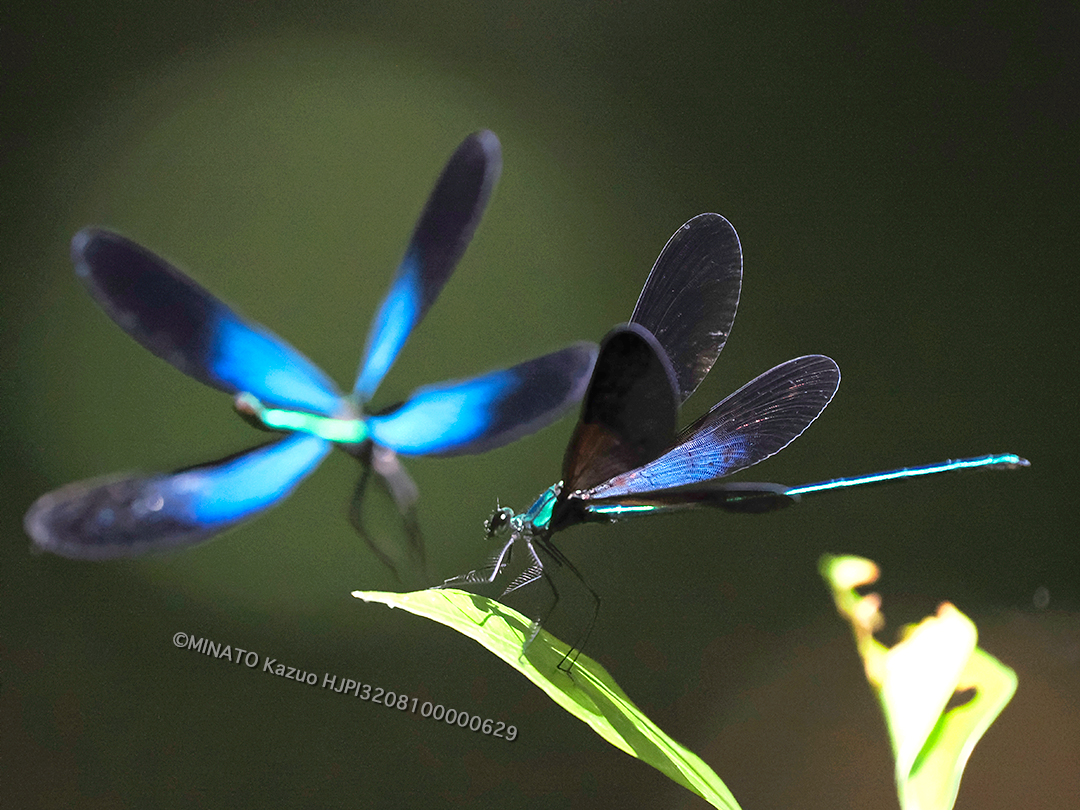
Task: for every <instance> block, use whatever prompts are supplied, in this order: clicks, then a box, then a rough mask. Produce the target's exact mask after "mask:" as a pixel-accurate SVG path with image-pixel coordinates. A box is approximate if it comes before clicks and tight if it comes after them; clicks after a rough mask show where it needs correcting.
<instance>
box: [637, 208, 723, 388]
mask: <svg viewBox="0 0 1080 810" xmlns="http://www.w3.org/2000/svg"><path fill="white" fill-rule="evenodd" d="M741 288H742V246H741V245H740V244H739V236H738V234H736V233H735V229H734V228H733V227H731V223H730V222H728V221H727V220H726V219H724V218H723V217H722V216H720V215H719V214H700V215H698V216H696V217H694V218H693V219H691V220H690V221H689V222H687V223H686V224H685V225H683V226H682V227H681V228H679V230H677V231H676V232H675V234H674V235H673V236H672V237H671V239H669V240H668V243H667V244H666V245H665V246H664V249H663V250H662V251H661V252H660V257H659V258H658V259H657V260H656V264H654V265H653V269H652V272H651V273H649V278H648V280H646V282H645V287H644V288H643V289H642V290H641V296H640V297H639V298H638V302H637V306H635V307H634V314H633V315H632V316H631V317H630V322H631V323H637V324H641V325H642V326H644V327H645V328H646V329H648V330H649V331H650V332H652V333H653V335H655V336H656V339H657V340H658V341H660V345H661V346H663V347H664V351H665V352H667V356H668V359H669V360H671V366H672V368H673V369H674V370H675V376H676V377H677V378H678V383H679V394H680V397H681V399H680V400H679V402H680V404H681V403H682V402H685V401H686V400H687V398H688V397H689V396H690V395H691V394H692V393H694V391H695V390H696V389H697V387H698V384H699V383H700V382H701V381H702V380H703V379H704V378H705V375H706V374H708V373H709V369H711V368H712V366H713V363H715V362H716V358H717V356H718V355H719V354H720V350H721V349H723V348H724V344H725V343H726V342H727V338H728V335H729V334H731V325H732V324H733V323H734V321H735V310H736V308H737V307H738V306H739V291H740V289H741Z"/></svg>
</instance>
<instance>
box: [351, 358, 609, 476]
mask: <svg viewBox="0 0 1080 810" xmlns="http://www.w3.org/2000/svg"><path fill="white" fill-rule="evenodd" d="M595 361H596V346H594V345H593V344H592V343H578V344H575V345H573V346H570V347H568V348H565V349H562V350H561V351H557V352H553V353H551V354H547V355H544V356H543V357H538V358H536V359H534V360H529V361H528V362H526V363H521V364H520V365H516V366H513V367H512V368H507V369H503V370H501V371H492V372H491V373H489V374H484V375H481V376H479V377H473V378H472V379H469V380H462V381H460V382H451V383H442V384H439V385H433V386H426V387H424V388H419V389H417V390H416V391H415V392H414V393H413V395H412V396H411V397H409V399H408V400H406V401H405V403H404V404H403V405H401V406H400V407H398V408H396V409H394V410H393V411H391V412H389V413H385V414H379V415H375V416H370V417H368V426H369V427H370V429H371V438H372V440H373V441H375V443H376V444H380V445H382V446H383V447H389V448H390V449H391V450H394V451H395V452H397V453H400V454H402V455H407V456H412V455H431V456H454V455H464V454H471V453H483V452H486V451H488V450H491V449H493V448H495V447H502V446H503V445H504V444H509V443H510V442H512V441H515V440H516V439H519V438H521V437H522V436H526V435H528V434H529V433H533V432H535V431H537V430H539V429H540V428H542V427H544V426H546V425H549V424H550V423H552V422H554V421H555V420H556V419H558V418H559V416H561V415H562V413H563V411H565V410H566V408H567V407H569V406H570V405H572V404H573V403H575V402H577V401H578V400H579V399H581V396H582V394H583V393H584V392H585V386H586V385H587V384H588V380H589V375H590V374H591V373H592V367H593V363H594V362H595Z"/></svg>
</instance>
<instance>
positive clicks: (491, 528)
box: [484, 504, 514, 537]
mask: <svg viewBox="0 0 1080 810" xmlns="http://www.w3.org/2000/svg"><path fill="white" fill-rule="evenodd" d="M513 516H514V510H513V509H511V508H510V507H509V506H498V505H497V504H496V506H495V511H494V512H492V513H491V517H489V518H488V519H487V520H485V521H484V530H485V531H486V532H487V536H488V537H494V536H495V535H497V534H502V533H503V532H505V531H506V527H507V526H509V525H510V519H511V518H512V517H513Z"/></svg>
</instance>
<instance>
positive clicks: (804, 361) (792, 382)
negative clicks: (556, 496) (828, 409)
mask: <svg viewBox="0 0 1080 810" xmlns="http://www.w3.org/2000/svg"><path fill="white" fill-rule="evenodd" d="M839 384H840V369H839V367H838V366H837V365H836V363H835V362H834V361H833V360H832V359H830V358H828V357H825V356H823V355H808V356H806V357H798V358H796V359H794V360H789V361H788V362H786V363H782V364H781V365H779V366H776V367H775V368H773V369H770V370H769V371H767V372H765V373H764V374H762V375H761V376H760V377H757V378H756V379H754V380H751V381H750V382H748V383H747V384H746V385H744V386H743V387H742V388H740V389H739V390H738V391H736V392H735V393H733V394H731V395H730V396H728V397H727V398H725V399H724V400H722V401H721V402H719V403H718V404H717V405H716V406H715V407H713V409H712V410H711V411H709V412H708V413H706V414H705V415H704V416H702V417H701V418H700V419H698V420H697V421H696V422H694V423H693V424H691V425H690V426H688V427H687V428H686V429H684V430H683V431H682V432H681V433H680V434H679V436H678V438H677V439H676V441H675V443H674V444H673V445H672V446H671V448H670V449H669V450H667V451H666V452H664V453H663V454H662V455H659V456H658V457H656V458H654V459H652V460H650V461H649V462H648V463H646V464H644V465H642V466H640V467H638V468H636V469H632V470H629V471H627V472H623V473H621V474H619V475H616V476H614V477H612V478H611V479H610V480H607V481H604V482H602V483H600V484H598V485H594V486H593V487H591V488H590V489H588V491H587V492H584V493H582V495H581V497H582V498H583V499H585V500H588V501H589V502H590V503H595V502H597V501H609V502H610V501H619V502H622V501H623V500H624V499H626V498H627V496H631V497H632V496H638V495H641V494H643V493H653V492H657V491H659V490H668V489H673V488H675V487H687V485H691V484H700V483H703V482H707V481H712V480H713V479H716V478H722V477H724V476H727V475H731V474H732V473H735V472H738V471H739V470H743V469H746V468H747V467H750V466H751V465H754V464H757V463H758V462H759V461H763V460H764V459H766V458H768V457H769V456H771V455H773V454H775V453H777V452H779V451H780V450H782V449H783V448H784V447H786V446H787V445H788V444H790V443H791V442H792V441H793V440H794V439H796V438H797V437H798V436H799V435H800V434H802V432H803V431H804V430H806V428H807V427H809V425H810V423H811V422H813V421H814V420H815V419H817V417H818V415H819V414H820V413H821V412H822V411H823V410H824V409H825V406H826V405H828V404H829V400H831V399H832V397H833V394H835V393H836V389H837V386H839ZM706 489H707V488H706ZM682 494H683V495H684V496H686V497H690V496H691V495H692V490H688V489H684V490H683V491H682ZM702 498H703V499H705V498H704V495H703V496H702Z"/></svg>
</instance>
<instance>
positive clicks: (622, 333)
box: [562, 324, 679, 492]
mask: <svg viewBox="0 0 1080 810" xmlns="http://www.w3.org/2000/svg"><path fill="white" fill-rule="evenodd" d="M678 408H679V391H678V388H677V387H676V383H675V375H674V372H673V371H672V370H671V364H670V363H669V362H668V359H667V355H666V354H665V353H664V350H663V349H662V348H661V346H660V344H659V343H658V342H657V340H656V338H654V337H653V336H652V334H650V333H649V331H648V330H647V329H645V328H643V327H641V326H638V325H637V324H626V325H625V326H617V327H615V328H614V329H612V330H611V331H610V332H609V333H608V334H607V336H606V337H605V338H604V340H603V343H602V344H601V346H600V356H599V357H598V358H597V360H596V368H595V369H594V370H593V375H592V380H590V382H589V390H588V391H587V392H586V394H585V400H584V402H582V405H581V417H580V418H579V419H578V423H577V427H576V428H575V429H574V435H573V436H572V437H571V438H570V443H569V444H568V445H567V447H566V454H565V455H564V456H563V469H562V478H563V482H564V484H565V491H567V492H573V491H574V490H578V489H586V488H588V487H591V486H594V485H596V484H599V483H600V482H602V481H606V480H607V479H609V478H611V477H612V476H613V475H616V474H617V473H621V472H624V471H626V470H630V469H633V468H635V467H638V466H639V465H641V464H644V463H645V462H647V461H650V460H652V459H654V458H656V456H658V455H659V454H660V453H661V452H663V451H664V449H666V448H667V447H670V446H671V442H672V441H673V439H674V437H675V425H676V421H675V420H676V418H677V415H678Z"/></svg>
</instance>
